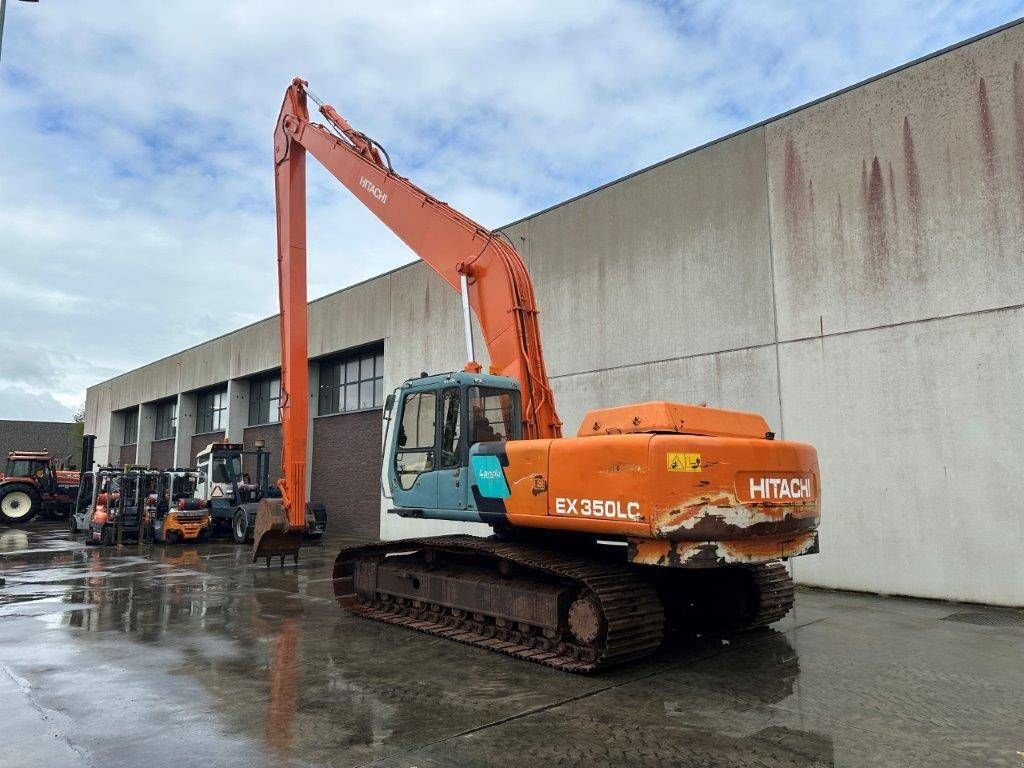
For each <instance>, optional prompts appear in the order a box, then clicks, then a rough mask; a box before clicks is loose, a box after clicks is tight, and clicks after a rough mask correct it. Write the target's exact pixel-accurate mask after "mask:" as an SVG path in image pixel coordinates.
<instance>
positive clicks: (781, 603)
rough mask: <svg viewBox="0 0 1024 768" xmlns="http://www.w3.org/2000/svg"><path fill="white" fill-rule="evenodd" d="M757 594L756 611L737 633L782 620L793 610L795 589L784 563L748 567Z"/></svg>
mask: <svg viewBox="0 0 1024 768" xmlns="http://www.w3.org/2000/svg"><path fill="white" fill-rule="evenodd" d="M748 570H749V571H750V572H751V575H752V576H753V580H754V584H755V586H756V588H757V594H758V598H759V599H758V610H757V613H756V614H754V615H753V617H751V618H750V619H749V620H748V621H747V622H746V623H745V624H744V625H742V626H740V627H738V628H737V629H738V630H739V631H746V630H751V629H759V628H761V627H767V626H768V625H769V624H773V623H774V622H776V621H778V620H779V619H781V618H783V617H784V616H785V615H786V614H787V613H789V612H790V610H791V609H792V608H793V602H794V600H795V595H796V588H795V586H794V584H793V579H792V577H790V575H789V571H788V570H786V566H785V564H784V563H780V562H774V563H765V564H764V565H755V566H750V567H748Z"/></svg>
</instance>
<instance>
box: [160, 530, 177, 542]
mask: <svg viewBox="0 0 1024 768" xmlns="http://www.w3.org/2000/svg"><path fill="white" fill-rule="evenodd" d="M164 542H165V543H167V544H180V543H181V534H180V533H178V532H177V531H165V532H164Z"/></svg>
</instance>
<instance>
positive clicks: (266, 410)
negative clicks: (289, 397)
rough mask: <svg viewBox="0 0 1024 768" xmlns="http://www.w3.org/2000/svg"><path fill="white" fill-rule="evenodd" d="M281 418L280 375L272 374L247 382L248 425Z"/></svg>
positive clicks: (265, 422)
mask: <svg viewBox="0 0 1024 768" xmlns="http://www.w3.org/2000/svg"><path fill="white" fill-rule="evenodd" d="M280 420H281V376H280V374H276V373H275V374H273V375H272V376H264V377H262V378H259V379H252V380H251V381H250V382H249V426H250V427H251V426H253V425H255V424H270V423H272V422H275V421H280Z"/></svg>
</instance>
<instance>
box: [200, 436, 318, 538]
mask: <svg viewBox="0 0 1024 768" xmlns="http://www.w3.org/2000/svg"><path fill="white" fill-rule="evenodd" d="M245 456H252V457H254V458H255V460H256V478H255V482H253V481H252V478H250V477H249V476H248V475H246V474H245V473H243V471H242V462H243V459H244V457H245ZM196 471H197V473H198V478H197V482H196V489H195V494H194V496H195V498H196V499H200V500H203V501H205V502H206V505H207V508H208V509H209V512H210V516H211V519H212V523H213V530H214V531H215V532H216V531H222V530H225V529H228V528H230V530H231V537H232V538H233V539H234V541H235V543H237V544H245V543H247V542H250V541H252V536H253V529H254V527H255V522H256V510H257V509H258V507H259V503H260V501H261V500H263V499H265V498H276V497H278V496H280V495H281V494H280V491H279V490H278V489H277V488H276V487H275V486H273V485H271V484H270V452H269V451H265V450H263V448H262V446H257V448H256V449H255V450H252V451H247V450H245V449H244V447H243V446H242V445H241V443H210V444H209V445H207V446H206V447H205V448H203V450H201V451H200V452H199V455H197V456H196ZM326 530H327V512H326V510H325V509H324V507H323V505H310V508H309V509H307V510H306V519H305V528H304V530H303V534H304V536H305V537H306V538H313V539H319V538H320V537H322V536H323V535H324V532H325V531H326Z"/></svg>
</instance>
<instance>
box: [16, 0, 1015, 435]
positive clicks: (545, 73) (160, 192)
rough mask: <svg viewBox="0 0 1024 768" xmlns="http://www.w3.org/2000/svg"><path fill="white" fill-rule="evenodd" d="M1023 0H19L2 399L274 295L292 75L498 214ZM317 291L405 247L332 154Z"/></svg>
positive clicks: (178, 339) (647, 157)
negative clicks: (343, 179) (280, 170)
mask: <svg viewBox="0 0 1024 768" xmlns="http://www.w3.org/2000/svg"><path fill="white" fill-rule="evenodd" d="M1022 15H1024V0H1020V1H1019V2H1005V1H1004V2H999V1H991V2H988V1H985V2H980V1H979V2H969V1H968V0H928V1H927V2H903V3H900V2H874V1H872V0H865V1H863V2H835V3H829V2H816V3H810V2H808V3H795V2H793V3H786V2H766V1H765V0H749V1H748V2H732V3H730V2H719V1H715V0H695V1H693V2H669V1H668V0H664V1H661V2H633V1H629V0H586V1H585V2H574V1H573V0H559V2H552V1H551V0H536V1H534V0H515V1H514V2H512V1H509V2H502V1H500V0H499V1H497V2H455V1H449V0H426V1H425V2H417V3H407V2H394V3H391V2H386V1H380V2H376V3H373V4H371V5H370V6H367V5H366V4H365V3H339V2H334V1H333V0H322V1H321V0H315V1H313V0H311V1H310V2H300V1H299V0H295V1H294V2H288V3H284V2H280V0H273V1H270V0H266V1H261V0H238V1H235V0H218V1H217V2H210V1H209V0H177V1H176V2H166V1H163V0H136V1H135V2H127V3H126V2H124V0H117V1H116V2H115V1H114V0H111V1H110V2H107V1H105V0H90V1H89V2H81V1H80V0H40V2H38V3H23V2H18V1H17V0H9V2H8V7H7V20H6V28H5V31H4V38H3V50H2V59H0V139H2V142H0V318H2V324H0V419H42V420H68V419H70V418H71V416H72V414H73V413H74V412H75V411H76V410H77V409H78V408H79V407H80V405H81V404H82V403H83V402H84V399H85V389H86V388H87V387H88V386H91V385H92V384H95V383H98V382H100V381H103V380H105V379H108V378H110V377H112V376H115V375H117V374H119V373H122V372H124V371H127V370H130V369H132V368H135V367H138V366H140V365H143V364H145V363H147V362H150V361H153V360H156V359H159V358H161V357H164V356H166V355H168V354H172V353H174V352H176V351H178V350H181V349H184V348H186V347H189V346H191V345H194V344H197V343H200V342H202V341H204V340H206V339H209V338H211V337H213V336H216V335H220V334H222V333H225V332H227V331H230V330H233V329H235V328H238V327H240V326H243V325H246V324H248V323H251V322H254V321H256V320H259V319H261V318H264V317H267V316H268V315H271V314H273V313H274V312H276V309H277V307H276V300H277V298H276V297H277V294H276V290H277V288H276V262H275V235H274V227H275V223H274V199H273V166H272V134H273V128H274V123H275V121H276V118H277V112H278V110H279V108H280V104H281V97H282V94H283V92H284V90H285V88H286V86H287V85H288V84H289V82H290V81H291V79H292V78H293V77H295V76H301V77H303V78H305V79H306V80H308V81H309V83H310V89H311V90H312V91H313V92H314V93H316V94H317V95H318V96H320V97H321V98H323V99H325V100H327V101H329V102H330V103H332V104H333V105H334V106H335V107H336V108H337V109H338V111H339V112H340V113H341V114H342V115H344V116H345V117H346V118H347V119H348V120H349V122H350V123H352V125H353V126H354V127H356V128H357V129H359V130H362V131H364V132H365V133H368V134H369V135H371V136H373V137H374V138H375V139H377V140H378V141H380V142H381V143H382V144H383V145H384V146H385V147H386V148H387V149H388V152H389V154H390V156H391V159H392V161H393V163H394V166H395V168H396V170H397V171H398V173H400V174H401V175H403V176H406V177H408V178H410V179H411V180H412V181H414V182H415V183H417V184H418V185H419V186H421V187H423V188H425V189H426V190H427V191H429V192H431V193H432V194H434V195H435V196H436V197H438V198H440V199H442V200H445V201H446V202H448V203H450V204H451V205H453V206H455V207H456V208H458V209H459V210H461V211H463V212H464V213H466V214H467V215H469V216H470V217H472V218H474V219H476V220H477V221H479V222H480V223H482V224H484V225H485V226H487V227H491V228H496V227H499V226H501V225H504V224H507V223H509V222H511V221H515V220H517V219H520V218H522V217H524V216H527V215H529V214H531V213H534V212H536V211H538V210H541V209H543V208H546V207H548V206H550V205H553V204H556V203H558V202H560V201H562V200H565V199H567V198H570V197H573V196H575V195H577V194H580V193H581V192H585V191H586V190H588V189H591V188H593V187H595V186H598V185H601V184H604V183H607V182H608V181H611V180H613V179H616V178H618V177H620V176H623V175H625V174H628V173H631V172H633V171H636V170H638V169H640V168H643V167H645V166H647V165H650V164H652V163H655V162H658V161H660V160H663V159H665V158H666V157H670V156H672V155H676V154H678V153H680V152H683V151H685V150H687V149H690V148H692V147H695V146H699V145H701V144H703V143H705V142H707V141H710V140H712V139H715V138H717V137H720V136H723V135H726V134H728V133H731V132H733V131H735V130H738V129H740V128H743V127H745V126H747V125H750V124H751V123H755V122H758V121H760V120H763V119H765V118H768V117H771V116H772V115H775V114H778V113H780V112H783V111H785V110H787V109H791V108H793V107H795V106H798V105H800V104H802V103H805V102H808V101H811V100H813V99H815V98H818V97H820V96H823V95H825V94H827V93H829V92H832V91H835V90H838V89H840V88H843V87H846V86H848V85H851V84H853V83H855V82H857V81H859V80H862V79H865V78H867V77H871V76H873V75H875V74H878V73H880V72H882V71H885V70H887V69H891V68H892V67H896V66H899V65H901V64H903V63H906V62H907V61H910V60H912V59H915V58H917V57H919V56H922V55H925V54H928V53H930V52H932V51H935V50H938V49H940V48H943V47H945V46H947V45H951V44H953V43H956V42H958V41H960V40H963V39H965V38H967V37H971V36H973V35H976V34H978V33H980V32H983V31H985V30H987V29H990V28H992V27H995V26H998V25H1000V24H1003V23H1005V22H1007V21H1011V20H1013V19H1015V18H1018V17H1020V16H1022ZM308 216H309V224H308V227H309V243H308V244H309V262H310V264H309V279H310V296H311V297H316V296H321V295H323V294H326V293H330V292H332V291H335V290H338V289H340V288H343V287H345V286H347V285H351V284H352V283H356V282H359V281H361V280H365V279H367V278H370V277H373V276H374V275H377V274H379V273H381V272H384V271H387V270H389V269H392V268H394V267H397V266H399V265H401V264H404V263H407V262H409V261H412V260H414V259H415V256H414V255H413V254H412V253H411V252H410V251H408V249H406V248H405V246H404V245H402V244H401V243H400V242H399V241H398V240H397V239H396V238H395V237H394V236H393V235H391V233H390V232H389V231H388V230H387V229H386V228H385V227H384V226H383V225H382V224H380V223H379V222H378V221H377V220H376V219H375V218H374V217H373V215H372V214H370V213H369V212H368V211H367V210H366V209H365V208H363V206H362V205H361V204H359V203H358V202H357V201H355V199H354V198H352V197H351V196H350V195H349V193H348V192H346V191H345V190H344V189H343V188H342V187H341V186H340V185H339V184H337V183H336V182H334V181H333V179H331V178H329V177H328V176H327V174H326V173H325V172H324V171H322V169H320V168H319V167H318V166H317V164H316V162H315V161H312V162H310V164H309V210H308Z"/></svg>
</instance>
